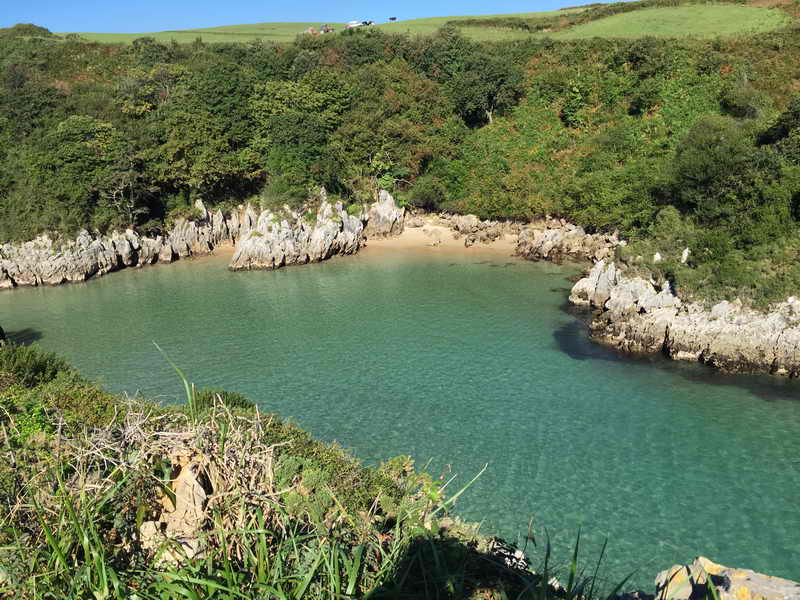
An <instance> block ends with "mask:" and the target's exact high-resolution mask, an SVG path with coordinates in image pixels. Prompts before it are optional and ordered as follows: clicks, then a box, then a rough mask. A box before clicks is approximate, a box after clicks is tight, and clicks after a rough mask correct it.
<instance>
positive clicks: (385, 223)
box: [364, 190, 406, 238]
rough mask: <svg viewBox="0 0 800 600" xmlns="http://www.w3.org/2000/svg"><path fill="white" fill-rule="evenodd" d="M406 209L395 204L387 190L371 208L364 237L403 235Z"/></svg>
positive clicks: (382, 192) (383, 191) (379, 195)
mask: <svg viewBox="0 0 800 600" xmlns="http://www.w3.org/2000/svg"><path fill="white" fill-rule="evenodd" d="M405 217H406V209H405V208H400V207H398V206H397V204H395V202H394V198H392V195H391V194H390V193H389V192H387V191H386V190H381V191H380V192H379V193H378V201H377V202H375V203H374V204H372V205H371V206H370V207H369V211H368V212H367V222H366V226H365V227H364V235H365V236H366V237H367V238H385V237H394V236H397V235H400V234H401V233H403V228H404V225H405Z"/></svg>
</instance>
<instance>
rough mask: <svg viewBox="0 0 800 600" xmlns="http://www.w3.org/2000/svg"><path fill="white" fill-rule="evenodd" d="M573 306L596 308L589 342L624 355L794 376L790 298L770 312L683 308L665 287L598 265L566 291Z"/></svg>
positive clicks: (797, 368)
mask: <svg viewBox="0 0 800 600" xmlns="http://www.w3.org/2000/svg"><path fill="white" fill-rule="evenodd" d="M570 301H571V302H572V303H573V304H577V305H584V306H590V307H592V308H595V309H598V311H599V312H598V313H597V314H596V316H595V317H594V319H593V321H592V324H591V330H592V336H593V337H595V338H596V339H598V340H600V341H603V342H605V343H607V344H610V345H612V346H614V347H616V348H618V349H619V350H622V351H624V352H636V353H639V352H645V353H652V352H663V353H664V354H666V355H667V356H669V357H670V358H673V359H675V360H692V361H699V362H702V363H705V364H708V365H711V366H713V367H716V368H719V369H721V370H723V371H726V372H731V373H735V372H764V371H766V372H769V373H774V374H777V375H786V376H790V377H797V376H800V302H798V301H797V299H796V298H790V299H789V300H787V301H786V302H784V303H781V304H778V305H775V306H773V307H772V309H771V310H770V311H769V312H766V313H763V312H757V311H754V310H749V309H745V308H743V307H742V304H741V302H738V301H737V302H720V303H719V304H717V305H715V306H714V307H712V308H711V309H710V310H705V309H704V308H703V307H702V306H700V305H698V304H694V303H693V304H684V303H682V302H681V300H680V299H679V298H678V297H677V296H675V294H674V293H673V292H672V290H671V289H670V287H669V284H668V283H665V284H664V285H663V286H662V287H661V289H660V290H658V289H657V288H656V286H655V285H654V284H653V283H652V282H650V281H647V280H645V279H642V278H640V277H626V276H625V275H624V272H623V271H621V270H620V269H619V268H617V267H616V265H615V264H614V263H613V262H611V263H606V262H605V261H602V260H601V261H600V262H598V263H597V264H595V265H594V267H592V269H591V270H590V272H589V273H588V275H587V276H586V277H585V278H583V279H581V280H580V281H578V282H577V283H576V284H575V286H574V287H573V288H572V293H571V294H570Z"/></svg>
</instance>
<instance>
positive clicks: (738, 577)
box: [655, 556, 800, 600]
mask: <svg viewBox="0 0 800 600" xmlns="http://www.w3.org/2000/svg"><path fill="white" fill-rule="evenodd" d="M709 582H710V583H711V585H713V586H714V588H715V589H716V591H717V595H718V596H719V600H790V599H797V598H800V583H796V582H794V581H789V580H788V579H781V578H780V577H770V576H769V575H762V574H761V573H755V572H753V571H748V570H746V569H735V568H731V567H726V566H723V565H718V564H716V563H714V562H712V561H710V560H708V559H707V558H705V557H703V556H700V557H698V558H696V559H695V560H694V562H693V563H691V564H689V565H675V566H673V567H671V568H669V569H667V570H666V571H662V572H661V573H659V574H658V576H657V577H656V595H655V597H656V598H658V599H659V600H705V599H706V598H710V597H711V595H710V594H709Z"/></svg>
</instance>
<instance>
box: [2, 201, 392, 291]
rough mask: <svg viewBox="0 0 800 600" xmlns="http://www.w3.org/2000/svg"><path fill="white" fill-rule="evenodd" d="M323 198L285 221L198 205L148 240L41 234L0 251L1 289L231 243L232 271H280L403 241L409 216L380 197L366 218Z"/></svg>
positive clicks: (128, 235)
mask: <svg viewBox="0 0 800 600" xmlns="http://www.w3.org/2000/svg"><path fill="white" fill-rule="evenodd" d="M326 198H327V196H326V194H325V191H324V190H322V191H321V200H322V202H321V204H320V209H319V210H318V211H317V212H316V214H315V216H314V217H312V218H311V219H309V216H308V214H305V215H303V214H301V213H293V212H292V211H290V210H289V209H288V208H287V209H286V210H285V211H284V214H285V215H288V216H278V215H276V214H274V213H272V212H271V211H261V212H258V211H256V209H255V208H253V206H251V205H246V206H240V207H239V208H238V209H236V210H234V211H233V212H232V213H231V215H230V216H228V217H226V216H225V215H223V213H222V211H220V210H217V211H215V212H209V211H208V210H206V207H205V206H204V205H203V203H202V201H199V200H198V201H197V202H196V203H195V207H194V208H195V212H196V213H197V216H196V217H195V218H193V219H191V220H189V219H177V220H176V221H175V224H174V225H173V227H172V229H171V230H170V231H169V232H168V233H167V234H165V235H163V236H157V237H146V236H141V235H139V234H138V233H136V232H134V231H132V230H127V231H124V232H114V233H112V234H110V235H107V236H102V235H93V234H90V233H89V232H88V231H81V232H80V233H79V234H78V237H77V238H76V239H75V240H68V241H62V240H59V239H53V238H51V237H49V236H47V235H42V236H40V237H38V238H36V239H35V240H33V241H30V242H26V243H23V244H17V245H15V244H4V245H1V246H0V289H10V288H15V287H17V286H23V285H29V286H36V285H58V284H61V283H73V282H78V281H87V280H88V279H91V278H93V277H100V276H102V275H105V274H106V273H110V272H112V271H117V270H119V269H123V268H126V267H142V266H145V265H152V264H155V263H171V262H173V261H175V260H178V259H181V258H187V257H190V256H203V255H206V254H210V253H212V252H213V251H214V249H215V248H216V247H218V246H219V245H220V244H224V243H236V242H237V241H238V242H239V244H238V246H237V250H236V254H235V256H234V259H233V261H232V262H231V264H230V268H231V269H233V270H243V269H276V268H278V267H281V266H284V265H290V264H304V263H309V262H318V261H321V260H325V259H327V258H330V257H331V256H333V255H334V254H353V253H355V252H357V251H358V250H359V248H361V246H362V245H363V244H364V238H365V237H366V235H367V234H370V235H372V236H374V237H386V236H393V235H399V234H400V233H402V231H403V226H404V220H405V210H404V209H402V208H398V207H397V205H396V204H395V202H394V198H392V196H391V195H390V194H389V193H388V192H386V191H383V190H381V192H380V194H379V199H378V201H377V202H375V203H374V204H373V205H371V206H370V207H369V209H368V210H364V211H362V216H360V217H359V216H351V215H349V214H347V212H346V211H345V210H344V209H343V207H342V205H341V204H340V203H339V204H336V205H335V206H331V205H330V204H329V203H328V202H327V199H326Z"/></svg>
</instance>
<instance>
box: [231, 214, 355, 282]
mask: <svg viewBox="0 0 800 600" xmlns="http://www.w3.org/2000/svg"><path fill="white" fill-rule="evenodd" d="M248 218H249V217H248ZM306 219H307V217H304V215H301V214H293V213H292V214H290V216H289V217H287V218H280V217H279V216H277V215H275V214H274V213H272V212H271V211H268V210H267V211H264V212H262V213H261V214H260V215H259V216H258V218H257V219H256V225H255V227H254V228H252V229H250V230H249V231H247V232H246V233H244V234H243V235H242V237H241V239H240V241H239V243H238V244H237V246H236V252H235V254H234V256H233V259H232V260H231V263H230V265H229V268H230V269H231V270H233V271H240V270H249V269H278V268H280V267H283V266H287V265H296V264H306V263H311V262H319V261H322V260H326V259H328V258H330V257H331V256H333V255H335V254H354V253H355V252H358V250H359V249H360V248H361V246H362V244H363V240H364V235H363V233H364V225H363V223H362V222H361V220H360V219H359V218H358V217H354V216H351V215H348V214H347V212H346V211H345V210H344V208H343V207H342V205H341V203H337V204H336V205H334V206H331V205H330V204H329V203H328V202H327V201H323V202H322V204H321V206H320V208H319V210H318V211H317V213H316V215H315V217H314V220H313V222H310V223H309V222H307V220H306Z"/></svg>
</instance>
